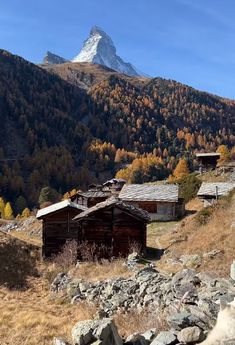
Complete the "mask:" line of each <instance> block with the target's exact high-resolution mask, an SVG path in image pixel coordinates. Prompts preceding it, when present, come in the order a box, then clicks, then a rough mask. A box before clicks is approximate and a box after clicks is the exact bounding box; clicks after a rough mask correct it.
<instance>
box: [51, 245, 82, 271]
mask: <svg viewBox="0 0 235 345" xmlns="http://www.w3.org/2000/svg"><path fill="white" fill-rule="evenodd" d="M77 255H78V248H77V242H76V241H75V240H68V241H66V243H65V245H64V246H63V248H62V251H61V252H60V253H59V254H58V255H56V256H55V257H54V258H53V261H54V263H55V264H57V265H58V266H60V267H61V268H62V270H63V271H66V270H68V269H69V268H70V267H71V266H73V265H75V264H76V262H77Z"/></svg>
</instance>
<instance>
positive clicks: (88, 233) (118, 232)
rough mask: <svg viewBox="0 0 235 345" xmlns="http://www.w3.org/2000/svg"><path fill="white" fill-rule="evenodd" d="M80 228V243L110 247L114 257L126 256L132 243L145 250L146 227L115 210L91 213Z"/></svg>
mask: <svg viewBox="0 0 235 345" xmlns="http://www.w3.org/2000/svg"><path fill="white" fill-rule="evenodd" d="M81 228H82V238H81V241H88V242H89V243H96V244H98V245H104V246H106V247H112V253H110V254H111V255H114V256H119V255H126V254H128V253H129V251H130V247H131V246H132V245H133V244H134V243H135V244H136V245H137V246H138V247H139V248H141V249H142V250H143V251H144V250H145V248H146V225H145V224H143V222H142V221H140V220H138V219H136V218H134V217H131V216H130V215H129V214H127V213H125V212H123V211H121V210H119V209H117V208H115V209H107V210H102V211H100V212H96V213H93V214H92V215H90V216H88V218H86V220H83V221H82V222H81Z"/></svg>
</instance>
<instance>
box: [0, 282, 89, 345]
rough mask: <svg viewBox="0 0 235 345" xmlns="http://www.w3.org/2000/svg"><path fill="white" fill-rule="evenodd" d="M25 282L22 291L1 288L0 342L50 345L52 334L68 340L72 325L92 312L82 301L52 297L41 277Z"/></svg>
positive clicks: (18, 344)
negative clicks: (26, 283)
mask: <svg viewBox="0 0 235 345" xmlns="http://www.w3.org/2000/svg"><path fill="white" fill-rule="evenodd" d="M28 284H29V285H30V288H28V289H27V290H25V291H9V290H8V289H7V288H0V310H1V313H0V334H1V345H13V344H14V345H23V344H24V345H35V344H40V345H51V344H52V339H53V337H54V336H61V337H64V338H67V339H69V338H70V334H71V328H72V327H73V325H74V324H75V323H76V322H78V321H80V320H86V319H90V318H91V317H92V315H93V314H94V312H95V310H94V307H91V306H90V305H87V304H84V303H83V304H80V305H71V304H70V303H69V302H68V301H66V300H64V299H52V298H51V297H50V294H49V291H48V286H47V285H46V284H45V282H44V281H43V280H42V279H41V278H38V279H30V281H29V282H28Z"/></svg>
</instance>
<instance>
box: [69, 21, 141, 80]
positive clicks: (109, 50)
mask: <svg viewBox="0 0 235 345" xmlns="http://www.w3.org/2000/svg"><path fill="white" fill-rule="evenodd" d="M72 61H73V62H91V63H96V64H100V65H104V66H106V67H109V68H112V69H114V70H115V71H119V72H121V73H124V74H127V75H130V76H138V75H139V73H138V72H137V70H136V68H135V67H134V66H132V65H131V64H130V63H127V62H124V61H123V60H122V58H120V56H118V55H117V54H116V48H115V46H114V43H113V41H112V39H111V38H110V37H109V36H108V35H107V34H106V33H105V32H104V31H103V30H102V29H100V28H99V27H97V26H94V27H93V28H92V29H91V31H90V35H89V37H88V38H87V40H86V41H85V42H84V44H83V47H82V49H81V51H80V52H79V54H78V55H77V56H75V58H74V59H73V60H72Z"/></svg>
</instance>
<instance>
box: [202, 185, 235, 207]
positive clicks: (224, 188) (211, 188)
mask: <svg viewBox="0 0 235 345" xmlns="http://www.w3.org/2000/svg"><path fill="white" fill-rule="evenodd" d="M233 189H235V182H203V183H202V184H201V187H200V189H199V191H198V193H197V196H198V197H199V199H201V200H202V201H203V203H204V207H207V206H212V205H214V204H215V203H216V202H217V201H218V199H220V198H221V197H223V196H226V195H228V194H229V193H230V192H231V191H232V190H233Z"/></svg>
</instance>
